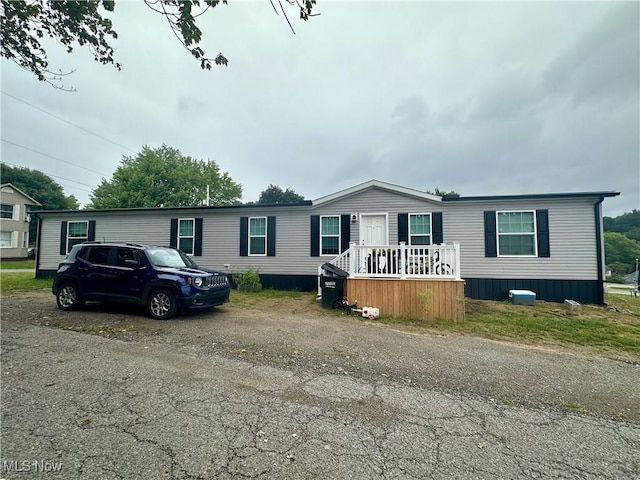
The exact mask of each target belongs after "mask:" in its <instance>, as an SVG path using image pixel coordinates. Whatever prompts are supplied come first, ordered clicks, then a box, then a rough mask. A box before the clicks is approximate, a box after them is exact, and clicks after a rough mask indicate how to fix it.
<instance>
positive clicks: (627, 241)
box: [603, 210, 640, 278]
mask: <svg viewBox="0 0 640 480" xmlns="http://www.w3.org/2000/svg"><path fill="white" fill-rule="evenodd" d="M603 221H604V250H605V262H606V264H607V265H608V266H609V267H610V268H611V270H612V272H613V275H614V278H615V277H622V276H624V275H626V274H629V273H631V272H633V271H634V270H635V268H636V259H637V258H640V210H633V211H631V212H628V213H623V214H622V215H620V216H618V217H615V218H611V217H604V219H603Z"/></svg>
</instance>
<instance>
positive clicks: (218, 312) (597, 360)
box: [2, 290, 640, 421]
mask: <svg viewBox="0 0 640 480" xmlns="http://www.w3.org/2000/svg"><path fill="white" fill-rule="evenodd" d="M27 325H37V326H44V327H49V328H56V329H62V330H70V331H75V332H81V333H86V334H92V335H100V336H102V337H107V338H117V339H119V340H124V341H127V342H135V343H144V344H150V345H151V344H163V345H175V346H179V347H181V348H184V347H187V348H189V349H190V350H191V351H193V353H194V354H196V355H203V356H206V355H211V354H215V355H222V356H225V357H228V358H236V359H242V360H243V361H247V362H250V363H252V364H255V365H263V366H273V367H277V368H285V369H288V370H292V371H297V372H305V371H309V372H317V371H334V372H335V371H337V372H344V373H345V374H349V375H357V376H358V377H361V378H365V379H375V378H380V377H386V378H389V379H393V380H394V381H397V382H402V383H406V384H411V385H416V386H419V387H424V388H435V389H438V390H439V391H443V392H451V393H463V394H473V395H480V396H482V397H484V398H488V399H493V400H495V401H497V402H502V403H504V404H513V405H527V406H534V407H552V408H557V409H570V410H571V411H578V412H584V413H589V414H593V415H602V416H607V417H612V418H622V419H628V420H632V421H639V420H640V390H639V389H638V382H637V381H638V376H639V375H640V366H638V365H637V364H633V363H625V362H620V361H614V360H611V359H606V358H601V357H597V356H594V355H591V354H586V353H585V352H581V351H578V350H576V349H571V350H569V349H564V348H557V349H556V348H555V347H554V348H553V349H549V348H538V347H535V346H525V345H515V344H510V343H509V344H507V343H504V342H497V341H491V340H486V339H480V338H472V337H467V336H461V335H455V334H447V335H436V334H427V333H424V332H420V331H416V330H415V329H412V328H411V327H406V328H404V327H402V326H393V327H392V326H384V325H379V324H374V323H371V322H365V321H363V320H362V319H359V318H357V317H348V316H343V317H341V316H338V315H336V314H335V313H333V312H329V311H326V310H323V309H322V308H321V306H320V305H318V304H317V303H316V302H315V301H314V299H313V296H312V295H309V296H308V297H306V296H305V297H303V298H302V299H301V298H300V297H297V298H295V297H291V296H287V295H286V294H283V295H282V296H278V297H275V296H274V297H273V298H266V299H265V298H259V297H256V299H255V301H254V300H252V299H251V297H243V300H242V301H239V302H232V303H229V304H226V305H224V306H222V307H218V308H216V309H214V310H212V311H206V312H202V313H196V314H190V315H187V316H180V317H177V318H175V319H173V320H170V321H164V322H162V321H156V320H152V319H150V318H148V317H147V316H146V315H145V313H144V311H143V309H136V310H131V308H130V307H122V306H107V305H102V304H88V305H87V306H86V307H85V308H84V309H83V310H80V311H77V312H63V311H60V310H58V309H57V307H56V304H55V299H54V297H53V295H52V294H51V293H50V291H49V290H42V291H37V292H30V293H20V294H14V295H3V296H2V331H3V332H7V331H10V330H13V331H16V330H20V329H21V327H22V326H27Z"/></svg>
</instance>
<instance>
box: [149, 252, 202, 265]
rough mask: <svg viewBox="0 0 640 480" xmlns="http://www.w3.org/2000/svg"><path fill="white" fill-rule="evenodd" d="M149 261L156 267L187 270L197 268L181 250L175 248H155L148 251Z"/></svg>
mask: <svg viewBox="0 0 640 480" xmlns="http://www.w3.org/2000/svg"><path fill="white" fill-rule="evenodd" d="M147 254H148V255H149V260H150V261H151V263H152V264H153V265H155V266H156V267H170V268H185V267H190V268H194V267H197V265H196V264H195V262H194V261H193V260H191V259H190V258H189V257H187V256H186V255H185V254H184V253H183V252H181V251H180V250H174V249H173V248H163V247H153V248H149V249H148V250H147Z"/></svg>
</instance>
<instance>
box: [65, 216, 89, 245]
mask: <svg viewBox="0 0 640 480" xmlns="http://www.w3.org/2000/svg"><path fill="white" fill-rule="evenodd" d="M73 223H85V224H86V225H87V234H86V235H85V236H84V237H70V236H69V230H71V224H73ZM71 239H73V240H78V239H84V240H83V241H85V242H86V241H88V240H89V221H88V220H80V221H77V222H76V221H74V222H67V244H66V245H65V247H66V248H67V253H69V252H70V251H71V248H70V247H69V240H71ZM81 243H82V242H81Z"/></svg>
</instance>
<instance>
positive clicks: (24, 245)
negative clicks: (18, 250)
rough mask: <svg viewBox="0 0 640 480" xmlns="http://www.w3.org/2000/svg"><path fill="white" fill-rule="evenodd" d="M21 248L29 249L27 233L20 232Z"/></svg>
mask: <svg viewBox="0 0 640 480" xmlns="http://www.w3.org/2000/svg"><path fill="white" fill-rule="evenodd" d="M22 248H29V232H22Z"/></svg>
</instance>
